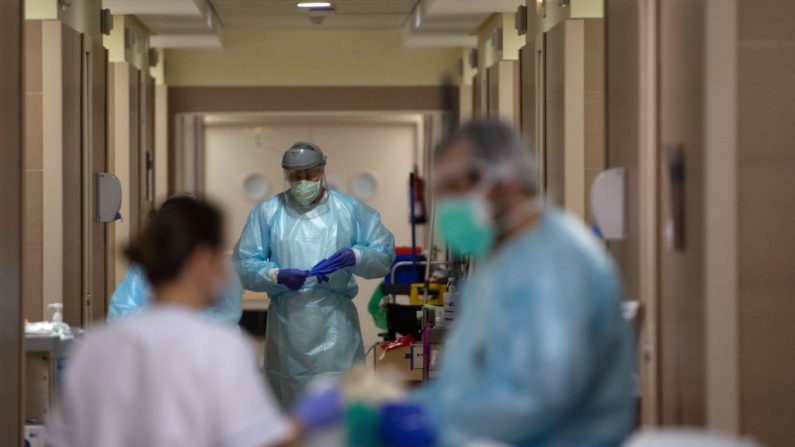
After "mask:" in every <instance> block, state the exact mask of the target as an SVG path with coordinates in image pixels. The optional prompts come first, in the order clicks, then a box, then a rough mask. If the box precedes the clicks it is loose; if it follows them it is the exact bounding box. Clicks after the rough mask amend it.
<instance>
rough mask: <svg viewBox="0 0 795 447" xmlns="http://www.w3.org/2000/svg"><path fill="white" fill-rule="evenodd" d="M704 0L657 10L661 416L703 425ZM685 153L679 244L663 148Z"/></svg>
mask: <svg viewBox="0 0 795 447" xmlns="http://www.w3.org/2000/svg"><path fill="white" fill-rule="evenodd" d="M703 24H704V1H703V0H698V1H694V0H672V1H665V2H662V4H661V10H660V27H661V29H660V151H661V152H660V166H659V169H660V170H659V176H660V177H659V178H660V185H661V190H660V200H661V202H660V205H661V209H660V216H659V218H660V220H659V226H660V228H661V239H660V241H659V243H660V308H659V310H660V321H661V323H660V324H661V325H660V343H661V345H660V348H661V350H660V368H661V375H660V379H661V383H660V384H661V392H660V398H661V404H662V407H661V409H662V412H661V422H662V423H665V424H675V425H697V426H701V425H704V423H705V421H706V419H705V417H706V415H705V398H706V395H705V393H706V389H705V335H704V323H705V313H704V231H705V228H704V164H703V157H704V130H703V126H704V110H703V107H704V45H703V42H704V26H703ZM677 145H681V147H682V148H683V151H684V158H685V171H686V172H685V193H684V200H685V204H684V247H683V248H681V249H676V248H675V247H674V246H673V245H672V243H671V241H670V239H669V237H668V236H666V235H667V234H669V230H668V229H669V228H670V227H671V225H672V223H671V222H672V218H673V210H672V207H671V197H672V190H671V188H670V178H671V176H670V175H669V172H668V166H667V159H668V158H667V156H666V151H667V150H668V149H669V148H671V147H675V146H677Z"/></svg>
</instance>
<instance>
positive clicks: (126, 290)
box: [108, 193, 243, 326]
mask: <svg viewBox="0 0 795 447" xmlns="http://www.w3.org/2000/svg"><path fill="white" fill-rule="evenodd" d="M190 199H193V200H195V199H196V196H195V195H193V194H187V193H181V194H177V195H174V196H172V197H170V198H169V199H168V200H166V201H165V202H163V204H162V205H160V210H165V209H168V208H170V207H172V206H179V205H180V204H185V203H188V202H187V201H188V200H190ZM154 215H156V213H153V214H152V216H154ZM230 262H231V260H230ZM242 296H243V286H242V285H241V284H240V279H239V278H238V277H237V275H235V274H233V275H230V276H229V282H228V284H227V286H226V287H224V290H223V292H222V293H221V295H220V296H219V297H218V299H217V300H215V301H213V303H212V304H210V305H209V306H208V307H206V308H204V309H202V315H204V317H205V318H206V319H207V320H209V321H214V322H218V323H223V324H228V325H231V326H237V324H238V323H239V322H240V317H241V315H243V306H242V301H241V300H242ZM151 302H152V287H151V286H150V285H149V282H148V281H147V280H146V275H145V274H144V271H143V269H142V268H141V266H139V265H136V264H132V265H130V268H129V269H127V274H126V275H124V279H123V280H122V282H121V283H120V284H119V286H118V287H117V288H116V290H115V291H114V292H113V296H111V298H110V305H109V306H108V321H116V320H121V319H123V318H126V317H128V316H130V315H132V314H134V313H135V312H138V311H139V310H141V309H143V308H144V307H145V306H148V305H149V304H150V303H151Z"/></svg>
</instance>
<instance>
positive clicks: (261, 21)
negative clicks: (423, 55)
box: [211, 0, 417, 29]
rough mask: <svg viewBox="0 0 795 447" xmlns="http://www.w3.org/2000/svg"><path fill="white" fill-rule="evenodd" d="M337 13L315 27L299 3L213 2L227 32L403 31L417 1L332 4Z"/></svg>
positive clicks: (266, 0) (358, 0)
mask: <svg viewBox="0 0 795 447" xmlns="http://www.w3.org/2000/svg"><path fill="white" fill-rule="evenodd" d="M331 1H332V3H333V4H334V8H335V9H336V12H335V13H334V15H332V16H330V17H328V18H327V19H326V20H325V22H324V23H323V24H322V25H314V24H312V22H311V21H310V20H309V13H308V12H307V11H306V10H303V9H301V8H298V7H297V6H296V3H298V0H211V3H212V5H213V8H214V9H215V11H216V13H217V14H218V16H219V17H220V19H221V22H222V23H223V24H224V27H227V28H230V27H231V28H252V27H267V28H302V27H317V26H320V27H326V28H357V29H373V28H376V29H384V28H400V27H401V26H403V24H404V23H405V22H406V18H407V17H408V14H409V13H410V12H411V10H412V8H413V7H414V5H415V3H416V2H417V0H331Z"/></svg>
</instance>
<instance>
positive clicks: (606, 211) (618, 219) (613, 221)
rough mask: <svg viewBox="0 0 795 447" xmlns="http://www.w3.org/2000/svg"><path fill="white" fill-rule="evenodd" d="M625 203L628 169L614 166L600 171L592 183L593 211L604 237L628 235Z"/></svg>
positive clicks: (613, 238) (619, 237) (623, 236)
mask: <svg viewBox="0 0 795 447" xmlns="http://www.w3.org/2000/svg"><path fill="white" fill-rule="evenodd" d="M625 203H626V169H624V168H612V169H607V170H605V171H602V172H600V173H599V175H598V176H597V177H596V179H594V181H593V184H592V185H591V213H592V214H593V218H594V221H595V222H596V225H597V227H598V229H599V234H601V235H602V237H603V238H604V239H607V240H611V239H612V240H618V239H624V238H626V237H627V234H626V216H625Z"/></svg>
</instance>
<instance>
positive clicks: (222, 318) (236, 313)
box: [202, 273, 243, 326]
mask: <svg viewBox="0 0 795 447" xmlns="http://www.w3.org/2000/svg"><path fill="white" fill-rule="evenodd" d="M242 299H243V286H242V285H241V284H240V278H238V276H237V274H235V273H233V274H232V278H231V280H230V283H229V285H228V286H227V288H226V290H225V291H224V294H223V295H221V297H220V298H219V299H218V302H216V303H215V304H214V305H212V306H210V307H208V308H207V309H205V310H204V312H202V314H203V315H204V316H205V318H207V319H208V320H210V321H215V322H217V323H223V324H229V325H232V326H234V325H236V324H238V323H240V317H241V316H242V315H243V306H242Z"/></svg>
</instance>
